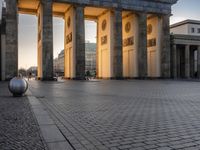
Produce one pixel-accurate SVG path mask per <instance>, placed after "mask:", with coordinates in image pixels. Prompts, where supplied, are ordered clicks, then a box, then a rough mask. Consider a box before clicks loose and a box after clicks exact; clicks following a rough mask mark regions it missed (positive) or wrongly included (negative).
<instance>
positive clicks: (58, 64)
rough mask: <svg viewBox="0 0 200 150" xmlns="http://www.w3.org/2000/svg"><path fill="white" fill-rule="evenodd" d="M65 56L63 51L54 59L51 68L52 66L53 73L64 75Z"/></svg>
mask: <svg viewBox="0 0 200 150" xmlns="http://www.w3.org/2000/svg"><path fill="white" fill-rule="evenodd" d="M64 61H65V56H64V50H62V51H61V52H60V53H59V54H58V57H57V58H55V59H54V61H53V66H54V73H57V74H59V75H64V64H65V62H64Z"/></svg>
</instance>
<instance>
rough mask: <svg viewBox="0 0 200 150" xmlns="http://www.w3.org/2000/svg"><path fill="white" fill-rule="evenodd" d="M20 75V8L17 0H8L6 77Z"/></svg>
mask: <svg viewBox="0 0 200 150" xmlns="http://www.w3.org/2000/svg"><path fill="white" fill-rule="evenodd" d="M17 75H18V10H17V0H6V52H5V79H6V80H9V79H11V78H13V77H14V76H17Z"/></svg>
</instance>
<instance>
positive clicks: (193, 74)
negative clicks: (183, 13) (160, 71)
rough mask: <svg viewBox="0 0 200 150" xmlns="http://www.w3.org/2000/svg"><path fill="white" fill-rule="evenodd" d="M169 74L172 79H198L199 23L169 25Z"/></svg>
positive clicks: (190, 21) (199, 75) (199, 63)
mask: <svg viewBox="0 0 200 150" xmlns="http://www.w3.org/2000/svg"><path fill="white" fill-rule="evenodd" d="M170 32H171V34H172V35H171V38H172V40H171V45H172V48H171V58H172V61H171V68H172V69H171V74H172V76H173V77H174V78H180V77H181V78H200V21H196V20H185V21H182V22H179V23H176V24H173V25H171V27H170Z"/></svg>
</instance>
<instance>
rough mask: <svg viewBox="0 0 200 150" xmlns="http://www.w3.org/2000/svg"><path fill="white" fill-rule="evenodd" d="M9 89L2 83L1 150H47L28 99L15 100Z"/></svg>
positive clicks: (0, 95)
mask: <svg viewBox="0 0 200 150" xmlns="http://www.w3.org/2000/svg"><path fill="white" fill-rule="evenodd" d="M7 89H8V83H7V82H0V150H44V149H46V148H45V147H46V146H45V144H44V143H43V140H42V138H41V136H40V130H39V127H38V124H37V123H36V119H35V118H34V117H33V114H32V111H31V109H30V106H29V102H28V100H27V98H26V97H22V98H19V97H18V98H13V97H12V96H11V94H10V93H9V91H8V90H7Z"/></svg>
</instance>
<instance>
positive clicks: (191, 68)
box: [190, 49, 194, 78]
mask: <svg viewBox="0 0 200 150" xmlns="http://www.w3.org/2000/svg"><path fill="white" fill-rule="evenodd" d="M190 77H191V78H193V77H194V50H192V49H191V50H190Z"/></svg>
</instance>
